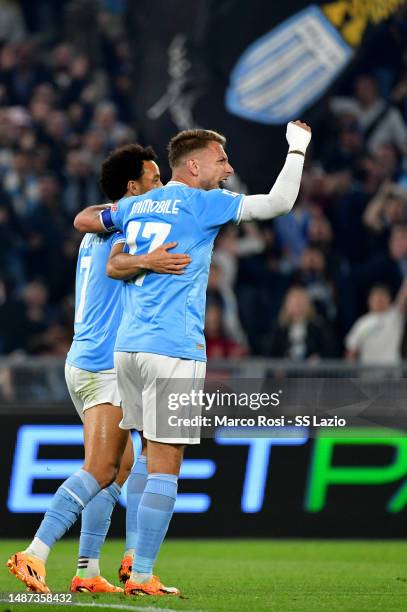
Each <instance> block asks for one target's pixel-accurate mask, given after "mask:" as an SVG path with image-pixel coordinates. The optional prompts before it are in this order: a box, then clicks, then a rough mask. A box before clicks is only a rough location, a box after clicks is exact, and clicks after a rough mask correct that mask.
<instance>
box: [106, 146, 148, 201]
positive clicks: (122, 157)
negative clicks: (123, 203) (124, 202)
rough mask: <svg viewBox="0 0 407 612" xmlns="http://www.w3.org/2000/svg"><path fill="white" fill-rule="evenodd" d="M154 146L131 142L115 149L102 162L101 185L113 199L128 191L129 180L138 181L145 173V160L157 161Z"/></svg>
mask: <svg viewBox="0 0 407 612" xmlns="http://www.w3.org/2000/svg"><path fill="white" fill-rule="evenodd" d="M156 159H157V156H156V154H155V152H154V149H153V148H152V147H142V146H141V145H139V144H130V145H125V146H123V147H118V148H117V149H114V151H112V152H111V153H110V154H109V155H108V157H107V158H106V159H105V161H104V162H103V164H102V171H101V173H100V181H99V183H100V186H101V188H102V190H103V192H104V193H105V194H106V195H107V197H108V198H110V199H111V200H118V199H120V198H122V197H123V196H124V194H125V193H126V191H127V183H128V182H129V181H138V180H139V179H140V177H141V176H142V174H143V161H155V160H156Z"/></svg>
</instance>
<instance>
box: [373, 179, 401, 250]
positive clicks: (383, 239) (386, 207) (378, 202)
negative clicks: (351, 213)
mask: <svg viewBox="0 0 407 612" xmlns="http://www.w3.org/2000/svg"><path fill="white" fill-rule="evenodd" d="M406 221H407V192H406V190H404V189H403V188H401V187H399V186H398V185H397V184H394V183H391V182H390V181H386V182H384V183H383V184H382V186H381V187H380V189H379V191H378V192H377V194H376V195H375V197H374V198H372V200H371V201H370V202H369V204H368V205H367V207H366V209H365V212H364V213H363V222H364V224H365V225H366V227H367V228H368V229H369V233H370V238H371V252H377V251H378V250H381V251H383V250H384V249H385V248H386V245H387V243H388V240H389V236H390V232H391V228H392V227H393V226H394V225H397V224H400V223H405V222H406Z"/></svg>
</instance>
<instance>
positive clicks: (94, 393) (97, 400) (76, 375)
mask: <svg viewBox="0 0 407 612" xmlns="http://www.w3.org/2000/svg"><path fill="white" fill-rule="evenodd" d="M65 380H66V385H67V387H68V391H69V395H70V396H71V399H72V402H73V404H74V406H75V408H76V411H77V413H78V414H79V417H80V419H81V420H82V421H83V413H84V411H85V410H87V409H88V408H93V406H98V405H99V404H112V405H113V406H120V395H119V390H118V387H117V377H116V371H115V370H114V369H113V370H104V371H102V372H88V371H87V370H81V369H80V368H76V367H75V366H72V365H70V364H69V363H65Z"/></svg>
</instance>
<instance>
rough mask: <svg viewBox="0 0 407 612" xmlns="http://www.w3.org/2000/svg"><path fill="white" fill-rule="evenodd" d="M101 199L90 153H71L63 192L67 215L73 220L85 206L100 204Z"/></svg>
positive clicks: (75, 151)
mask: <svg viewBox="0 0 407 612" xmlns="http://www.w3.org/2000/svg"><path fill="white" fill-rule="evenodd" d="M101 197H102V194H101V192H100V190H99V187H98V182H97V178H96V175H95V173H94V172H93V170H92V164H91V155H90V153H89V152H87V151H84V150H82V149H75V150H73V151H69V153H68V155H67V163H66V174H65V187H64V192H63V202H64V209H65V213H66V214H67V215H69V216H70V217H71V218H73V217H74V216H75V214H76V213H77V212H78V211H79V210H80V209H81V208H83V206H84V205H85V204H88V203H89V202H99V201H101V200H100V198H101Z"/></svg>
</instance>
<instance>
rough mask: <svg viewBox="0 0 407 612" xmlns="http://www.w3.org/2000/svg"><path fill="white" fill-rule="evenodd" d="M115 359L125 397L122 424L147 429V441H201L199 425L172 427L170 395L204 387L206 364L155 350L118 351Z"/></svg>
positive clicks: (144, 430)
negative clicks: (143, 351) (144, 351)
mask: <svg viewBox="0 0 407 612" xmlns="http://www.w3.org/2000/svg"><path fill="white" fill-rule="evenodd" d="M114 359H115V368H116V372H117V382H118V385H119V391H120V395H121V398H122V410H123V420H122V422H121V423H120V427H121V428H122V429H137V430H138V431H143V435H144V437H145V438H146V439H147V440H153V441H156V442H165V443H167V444H199V442H200V437H199V428H185V427H180V428H179V429H177V428H172V427H171V428H169V427H168V417H169V416H170V415H171V414H172V413H171V412H168V401H167V399H166V398H168V395H169V394H170V393H172V392H174V391H176V392H179V391H180V390H182V392H184V393H190V392H191V391H192V390H194V391H199V390H201V389H202V390H203V385H204V381H205V374H206V363H205V362H204V361H194V360H192V359H179V358H177V357H167V356H166V355H157V354H155V353H124V352H117V353H115V354H114ZM157 379H160V380H159V383H158V384H157ZM180 379H181V380H180ZM160 398H164V400H162V401H160ZM195 412H196V411H195Z"/></svg>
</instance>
